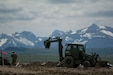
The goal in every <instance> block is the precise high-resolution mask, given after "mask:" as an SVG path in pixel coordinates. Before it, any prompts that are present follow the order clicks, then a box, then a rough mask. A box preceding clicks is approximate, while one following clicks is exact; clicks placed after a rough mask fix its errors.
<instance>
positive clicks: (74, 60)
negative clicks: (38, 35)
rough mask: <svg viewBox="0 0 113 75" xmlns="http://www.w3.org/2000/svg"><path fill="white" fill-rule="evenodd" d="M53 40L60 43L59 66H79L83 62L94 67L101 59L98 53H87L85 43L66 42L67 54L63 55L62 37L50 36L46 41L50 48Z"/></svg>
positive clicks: (46, 45) (84, 64) (45, 43)
mask: <svg viewBox="0 0 113 75" xmlns="http://www.w3.org/2000/svg"><path fill="white" fill-rule="evenodd" d="M52 42H57V43H58V51H59V61H60V63H59V64H58V65H57V66H64V67H78V66H79V65H80V64H81V65H83V66H84V67H94V66H95V65H96V64H97V62H99V61H101V58H100V57H99V55H98V54H96V53H93V54H92V55H89V54H87V53H86V52H85V46H84V45H83V44H66V49H65V56H64V57H63V45H62V39H61V38H60V37H56V38H50V37H49V38H48V39H47V40H45V41H44V46H45V48H50V45H51V43H52Z"/></svg>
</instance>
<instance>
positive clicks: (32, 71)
mask: <svg viewBox="0 0 113 75" xmlns="http://www.w3.org/2000/svg"><path fill="white" fill-rule="evenodd" d="M57 63H58V62H47V63H40V62H34V63H30V64H20V65H18V66H17V67H14V66H0V75H113V67H111V68H106V67H89V68H87V69H86V68H66V67H56V65H57Z"/></svg>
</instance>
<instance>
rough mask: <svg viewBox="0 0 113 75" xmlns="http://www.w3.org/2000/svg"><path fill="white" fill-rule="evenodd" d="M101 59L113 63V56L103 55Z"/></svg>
mask: <svg viewBox="0 0 113 75" xmlns="http://www.w3.org/2000/svg"><path fill="white" fill-rule="evenodd" d="M101 59H102V60H103V61H108V62H109V63H111V64H113V56H102V57H101Z"/></svg>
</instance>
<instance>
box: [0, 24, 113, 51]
mask: <svg viewBox="0 0 113 75" xmlns="http://www.w3.org/2000/svg"><path fill="white" fill-rule="evenodd" d="M50 37H53V38H54V37H61V38H62V39H63V42H62V43H63V45H65V44H66V43H82V44H85V45H86V46H87V48H113V28H111V27H108V26H103V25H96V24H92V25H90V26H89V27H86V28H83V29H80V30H77V31H72V30H70V31H67V32H64V31H60V30H54V31H53V32H52V33H51V35H50ZM47 38H48V37H40V36H36V35H35V34H33V33H32V32H29V31H23V32H21V33H18V32H15V33H14V34H10V35H9V34H4V33H3V34H0V48H1V49H4V48H7V47H26V48H43V47H44V46H43V41H44V40H45V39H47ZM53 47H56V44H54V45H53Z"/></svg>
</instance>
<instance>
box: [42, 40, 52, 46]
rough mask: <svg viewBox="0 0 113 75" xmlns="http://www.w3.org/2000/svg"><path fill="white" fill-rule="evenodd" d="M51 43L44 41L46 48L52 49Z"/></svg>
mask: <svg viewBox="0 0 113 75" xmlns="http://www.w3.org/2000/svg"><path fill="white" fill-rule="evenodd" d="M50 44H51V43H50V42H49V40H45V41H44V46H45V48H50Z"/></svg>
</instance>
